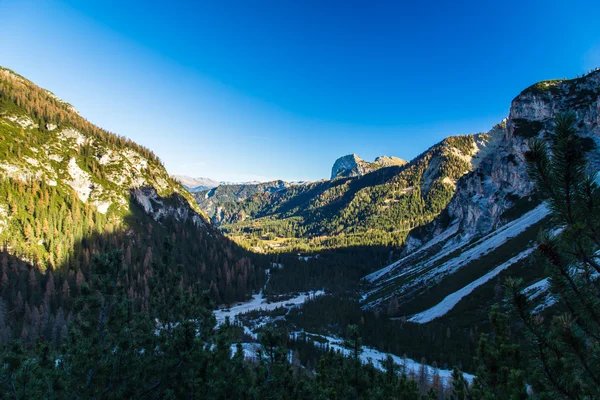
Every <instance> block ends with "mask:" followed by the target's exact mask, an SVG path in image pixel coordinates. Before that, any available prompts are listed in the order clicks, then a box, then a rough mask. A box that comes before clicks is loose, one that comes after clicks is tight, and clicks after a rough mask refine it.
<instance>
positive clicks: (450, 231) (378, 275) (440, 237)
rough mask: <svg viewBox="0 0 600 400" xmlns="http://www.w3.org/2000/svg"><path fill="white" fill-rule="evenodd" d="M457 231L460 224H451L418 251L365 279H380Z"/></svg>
mask: <svg viewBox="0 0 600 400" xmlns="http://www.w3.org/2000/svg"><path fill="white" fill-rule="evenodd" d="M456 232H458V224H454V225H452V226H450V227H449V228H448V229H446V230H445V231H444V232H443V233H442V234H441V235H438V236H436V237H434V238H433V239H431V240H430V241H429V242H427V243H425V244H424V245H423V246H421V247H419V249H418V250H417V251H415V252H414V253H411V254H409V255H407V256H406V257H404V258H401V259H400V260H398V261H396V262H394V263H392V264H390V265H388V266H387V267H384V268H382V269H380V270H377V271H375V272H372V273H370V274H369V275H367V276H365V277H363V279H365V280H367V281H369V282H373V281H376V280H378V279H379V278H381V277H382V276H384V275H386V274H387V273H388V272H390V271H392V270H393V269H394V268H396V267H397V266H398V265H401V264H402V263H403V262H404V261H405V260H406V259H407V258H409V257H414V256H415V255H416V254H419V253H421V252H423V251H424V250H427V249H428V248H430V247H431V246H434V245H436V244H438V243H440V242H443V241H444V240H446V239H448V238H449V237H450V236H452V235H454V234H455V233H456Z"/></svg>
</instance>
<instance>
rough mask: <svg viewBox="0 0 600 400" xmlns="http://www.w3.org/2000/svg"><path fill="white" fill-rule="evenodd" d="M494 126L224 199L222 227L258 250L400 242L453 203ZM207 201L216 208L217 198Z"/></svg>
mask: <svg viewBox="0 0 600 400" xmlns="http://www.w3.org/2000/svg"><path fill="white" fill-rule="evenodd" d="M498 130H500V128H498ZM495 134H496V131H492V132H490V134H486V135H465V136H455V137H449V138H447V139H445V140H444V141H442V142H441V143H439V144H437V145H435V146H433V147H431V148H430V149H428V150H427V151H425V152H424V153H423V154H421V155H420V156H418V157H416V158H415V159H414V160H413V161H411V162H410V163H408V164H406V165H403V166H389V167H381V168H378V169H377V170H375V171H373V172H370V173H367V174H365V175H362V176H358V177H349V178H343V177H342V178H337V179H334V180H324V181H319V182H314V183H305V184H302V185H293V186H290V187H287V188H285V189H282V190H276V191H261V192H260V193H256V194H254V195H251V196H249V197H248V198H245V199H242V201H239V202H237V203H232V202H223V203H221V204H219V205H218V207H220V208H219V212H218V213H217V214H216V215H215V217H214V218H215V220H216V221H217V222H218V223H219V224H220V228H221V230H222V231H223V232H225V233H226V234H228V235H230V236H231V237H233V238H235V239H236V241H238V242H240V243H243V244H245V245H246V246H249V247H252V248H254V249H255V250H256V249H259V250H260V249H267V251H272V250H291V249H295V250H315V249H320V248H337V247H348V246H357V245H385V246H400V245H402V244H403V243H404V240H405V238H406V236H407V235H408V232H409V231H410V230H411V229H413V228H415V227H417V226H421V225H423V224H426V223H428V222H430V221H432V220H433V218H435V217H436V216H437V215H439V214H440V212H441V211H442V210H443V209H444V208H445V207H446V205H447V204H448V202H449V201H450V199H451V198H452V195H453V194H454V190H455V185H456V181H457V180H458V179H459V178H460V177H461V176H463V175H464V174H466V173H468V172H469V171H471V170H472V169H473V167H474V166H476V165H478V159H479V157H480V155H479V153H480V152H481V151H484V150H485V149H486V147H487V146H488V143H489V142H490V141H492V139H493V137H494V135H495ZM215 190H219V188H217V189H215ZM201 196H203V194H202V193H199V194H198V195H197V198H199V197H201ZM207 196H210V192H208V194H207ZM198 201H199V204H200V205H201V206H202V207H206V203H205V201H204V200H202V199H199V200H198ZM205 209H206V210H208V211H209V212H210V213H211V215H213V214H212V212H213V210H214V209H215V206H214V205H213V206H212V208H205Z"/></svg>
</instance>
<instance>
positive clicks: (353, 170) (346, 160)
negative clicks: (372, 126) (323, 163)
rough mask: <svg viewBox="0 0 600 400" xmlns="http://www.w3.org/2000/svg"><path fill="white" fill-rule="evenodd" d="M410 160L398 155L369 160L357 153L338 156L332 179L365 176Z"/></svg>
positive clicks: (332, 170)
mask: <svg viewBox="0 0 600 400" xmlns="http://www.w3.org/2000/svg"><path fill="white" fill-rule="evenodd" d="M407 163H408V162H407V161H405V160H403V159H401V158H398V157H393V156H392V157H388V156H379V157H377V158H376V159H375V161H374V162H368V161H365V160H363V159H362V158H360V157H359V156H357V155H356V154H348V155H346V156H343V157H340V158H338V159H337V160H336V161H335V163H334V164H333V167H332V168H331V179H335V178H349V177H354V176H363V175H365V174H368V173H369V172H372V171H375V170H376V169H378V168H382V167H392V166H402V165H404V164H407Z"/></svg>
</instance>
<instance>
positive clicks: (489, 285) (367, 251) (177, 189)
mask: <svg viewBox="0 0 600 400" xmlns="http://www.w3.org/2000/svg"><path fill="white" fill-rule="evenodd" d="M565 112H572V113H573V115H574V118H575V120H576V121H577V124H576V125H575V127H574V128H573V130H574V132H573V133H574V134H577V135H578V137H580V138H581V144H582V146H583V147H584V148H585V150H586V151H587V153H586V154H587V155H588V156H587V157H588V159H587V161H588V163H587V168H588V170H589V171H590V172H596V171H598V170H599V169H600V150H599V147H598V142H599V141H600V71H598V70H596V71H593V72H591V73H589V74H587V75H585V76H582V77H578V78H576V79H563V80H552V81H542V82H539V83H536V84H534V85H532V86H530V87H528V88H526V89H525V90H523V91H522V92H521V93H520V94H518V95H517V96H516V97H515V98H514V100H513V101H512V103H511V105H510V111H509V114H508V116H507V117H506V119H504V120H502V121H499V122H498V124H496V125H495V126H493V127H491V129H490V130H489V131H488V132H484V133H476V134H469V135H459V136H450V137H447V138H445V139H444V140H442V141H441V142H439V143H436V144H433V145H432V146H431V147H429V148H428V149H425V151H424V152H423V153H422V154H420V155H418V156H417V157H415V158H414V159H412V160H410V161H408V162H407V161H404V160H402V159H400V158H397V157H387V156H381V157H378V158H376V159H375V160H374V161H373V162H367V161H364V160H363V159H361V158H360V157H359V156H357V155H356V154H350V155H346V156H343V157H341V158H339V159H338V160H336V161H335V163H334V165H333V167H332V171H331V176H330V179H324V180H320V181H317V182H284V181H281V180H277V181H272V182H262V183H259V182H249V183H237V184H236V183H223V182H215V181H213V180H210V179H207V178H189V177H185V176H169V174H168V173H167V171H166V169H165V167H164V165H162V163H161V162H160V160H159V159H158V157H156V155H155V154H154V153H152V151H151V150H149V149H147V148H144V147H142V146H140V145H138V144H136V143H134V142H132V141H130V140H128V139H126V138H125V137H122V136H119V135H116V134H114V133H111V132H108V131H106V130H104V129H101V128H99V127H97V126H95V125H93V124H92V123H91V122H89V121H87V120H86V119H85V118H83V117H82V116H81V115H80V114H79V113H78V112H77V111H76V109H75V108H74V107H73V106H72V105H70V104H69V103H67V102H65V101H63V100H61V99H58V98H57V97H56V96H55V95H53V94H52V93H51V92H49V91H47V90H45V89H42V88H40V87H38V86H37V85H35V84H34V83H33V82H31V81H29V80H27V79H26V78H24V77H22V76H20V75H18V74H16V73H15V72H13V71H10V70H8V69H5V68H0V245H1V248H0V296H1V301H0V322H1V323H0V345H3V344H10V343H17V342H18V343H19V344H20V345H21V344H22V345H23V346H24V348H27V349H30V350H31V349H34V348H36V346H37V343H38V342H44V341H46V342H49V343H51V344H52V346H55V347H54V348H55V349H62V347H61V346H63V345H65V344H67V343H71V342H72V340H71V341H69V340H70V339H69V330H70V329H72V328H73V327H76V328H78V329H84V330H85V329H86V325H85V323H82V321H84V322H85V321H86V320H85V316H86V313H89V307H91V306H89V305H88V306H85V307H83V308H82V307H81V304H82V301H84V300H86V299H89V298H90V296H92V294H91V293H92V292H93V291H91V290H90V289H89V288H90V287H95V288H98V286H93V285H95V284H97V282H98V279H99V275H101V272H102V271H98V270H97V265H99V263H98V259H99V258H102V257H103V255H105V254H112V255H113V257H115V259H116V260H118V262H119V265H121V266H122V267H124V268H123V270H122V271H118V274H116V275H115V280H114V285H113V286H110V287H109V288H108V289H107V290H108V293H109V294H110V293H113V294H114V292H111V290H113V289H114V288H119V290H121V289H122V292H120V293H121V295H122V300H123V304H126V306H124V308H123V309H124V310H125V309H126V310H127V313H128V314H126V315H127V316H130V315H134V314H136V313H138V314H137V315H140V314H144V313H148V312H150V311H151V309H152V307H154V306H155V305H156V301H157V299H156V298H155V297H153V296H155V295H158V297H159V298H160V299H163V300H165V301H167V300H166V299H168V298H169V296H168V293H170V292H169V290H170V289H169V288H164V287H163V288H162V289H160V286H158V287H159V289H160V290H158V291H157V281H160V280H161V279H162V280H163V282H162V284H166V283H165V282H167V280H166V279H163V278H164V277H165V276H168V277H169V279H170V280H168V282H170V284H172V286H173V288H171V289H175V288H176V289H177V290H176V292H177V293H179V294H178V295H177V296H175V297H177V299H176V300H178V301H179V300H182V299H184V300H185V301H183V300H182V301H183V302H182V303H178V304H180V305H181V304H183V305H182V307H183V308H186V307H187V305H189V304H191V302H192V299H199V298H202V299H205V300H206V302H207V303H206V304H210V306H207V307H217V309H216V310H213V311H210V310H209V311H207V317H210V318H212V315H214V317H215V319H216V320H217V322H218V323H219V324H221V326H225V327H224V328H223V332H225V333H224V335H229V336H228V337H231V338H235V342H237V343H239V344H240V346H239V348H238V351H237V352H236V356H235V357H234V358H232V360H233V361H232V362H235V363H238V362H240V360H243V358H244V357H245V356H247V357H249V358H252V357H259V358H260V357H262V355H263V354H265V353H264V352H263V350H260V351H258V350H256V349H257V348H261V346H266V347H265V348H268V346H271V347H270V348H271V349H273V348H275V345H272V344H270V343H272V342H274V341H276V339H277V338H278V336H276V334H274V333H273V332H274V331H272V330H271V328H273V327H277V328H279V329H280V331H281V332H286V333H289V336H290V338H289V339H285V340H284V339H281V341H280V342H277V343H278V344H277V346H284V345H283V344H281V343H284V342H285V346H288V347H286V348H285V350H283V351H282V352H281V354H282V356H281V358H280V361H281V362H282V363H283V362H284V361H282V360H288V358H292V359H293V360H294V361H293V362H294V363H295V364H293V365H294V367H293V368H296V369H295V371H296V372H295V374H296V375H292V374H291V373H290V376H297V375H302V374H303V373H306V374H308V375H310V374H312V373H313V372H314V371H315V370H316V369H315V368H318V369H319V371H321V372H319V373H320V374H322V375H319V376H320V377H321V378H322V376H324V375H326V374H324V373H323V371H325V370H323V369H322V368H323V367H322V364H323V363H325V361H323V362H320V361H319V360H324V359H325V358H319V357H317V356H316V355H315V354H319V355H322V354H329V356H328V357H338V356H339V357H341V355H339V354H338V355H337V356H334V355H333V353H327V349H337V350H339V351H340V353H343V354H351V350H350V349H349V348H348V346H349V345H348V343H350V342H351V341H352V340H354V345H355V346H358V343H359V342H360V340H358V339H357V337H356V336H355V333H356V331H359V332H360V335H361V337H362V341H363V343H364V345H365V346H366V347H365V349H366V352H365V353H366V354H367V355H368V357H371V358H373V357H375V358H376V359H378V360H384V359H386V355H387V354H390V357H391V359H392V360H400V359H401V357H402V356H404V361H403V363H404V366H405V367H406V368H412V371H413V372H412V375H413V378H414V375H416V373H417V372H416V371H417V370H419V369H420V370H421V371H425V372H423V374H424V376H425V378H423V382H424V383H423V388H429V387H432V385H433V378H432V379H431V382H430V380H428V378H427V374H428V372H427V371H432V372H431V375H432V376H434V374H438V375H437V376H438V378H439V377H440V374H441V375H444V374H445V375H444V376H446V377H447V378H448V377H450V375H451V372H450V369H451V367H452V366H454V365H461V367H462V369H463V370H467V371H469V372H479V370H477V369H476V367H477V361H474V359H473V356H474V355H475V354H476V353H477V352H478V349H479V348H480V347H479V346H480V343H481V342H480V341H479V337H480V333H481V332H488V331H490V330H491V329H493V327H492V326H491V323H490V320H489V318H488V314H489V312H490V310H491V309H492V307H493V306H497V307H501V308H504V309H506V308H507V305H506V302H504V301H503V295H502V291H503V282H504V281H505V278H507V277H508V276H512V277H516V278H519V279H520V280H521V281H522V283H523V285H524V289H523V291H522V292H521V294H522V295H523V296H525V297H527V298H528V299H529V300H530V301H531V302H532V303H533V305H534V307H533V309H532V313H534V314H536V315H539V316H540V317H541V318H542V319H536V321H543V316H546V315H551V313H552V312H553V306H554V304H556V302H557V301H558V300H557V298H556V297H554V296H553V295H552V294H551V293H550V292H549V290H548V288H549V287H550V283H549V280H548V278H547V276H546V273H545V271H544V269H543V267H541V266H540V264H539V263H536V262H535V257H534V256H533V254H534V252H535V249H536V248H537V240H538V234H539V232H540V230H542V229H550V231H551V235H554V236H556V235H560V234H561V230H562V228H563V227H562V226H556V223H555V222H554V221H553V219H552V217H551V216H552V213H553V210H552V208H551V207H550V206H549V204H548V203H546V202H544V201H542V197H541V194H540V193H538V192H536V190H535V186H534V183H533V182H532V181H531V179H530V175H529V173H528V169H527V160H526V154H527V151H528V150H529V149H530V143H531V142H530V140H531V139H533V138H535V139H537V140H538V141H539V142H541V143H545V142H548V141H549V140H550V139H551V133H552V132H553V130H554V128H555V126H554V122H553V121H554V119H555V117H557V116H558V115H560V114H562V113H565ZM578 143H579V142H578ZM165 271H167V272H165ZM161 274H162V275H161ZM104 289H106V288H104ZM99 290H100V289H98V290H96V291H99ZM159 292H160V293H159ZM105 294H106V293H105ZM92 297H93V296H92ZM110 298H111V296H110V295H108V296H107V297H106V298H103V297H102V296H100V297H99V300H97V301H98V303H90V304H92V306H94V304H96V306H98V304H99V305H100V306H98V307H100V308H101V309H102V310H104V308H102V307H104V305H105V304H108V303H107V301H108V300H107V299H110ZM186 302H188V303H186ZM165 304H167V303H165ZM86 307H87V308H86ZM165 309H166V310H167V313H166V314H167V316H166V317H165V319H168V318H169V317H168V316H169V315H172V314H171V313H177V312H179V311H180V310H170V309H168V307H165ZM186 309H187V308H186ZM211 313H212V314H211ZM98 315H100V317H97V316H94V318H92V320H93V321H96V322H98V321H100V322H102V321H103V319H102V315H103V314H102V313H100V314H98ZM123 315H125V314H123ZM144 315H145V314H144ZM182 315H183V314H182ZM227 318H232V319H233V320H234V321H233V322H234V324H228V323H227V322H226V321H227ZM126 319H127V318H124V320H126ZM194 321H195V317H192V318H190V317H188V316H186V318H185V319H183V320H181V327H184V325H185V326H187V327H189V326H190V325H189V324H190V323H194ZM88 322H89V321H88ZM168 322H169V321H167V323H166V324H163V321H162V320H158V319H157V320H154V322H153V323H150V324H149V325H148V326H147V328H148V327H149V330H148V331H149V332H154V333H151V335H150V337H151V338H152V337H153V336H156V337H158V336H160V335H162V333H161V332H162V331H164V330H171V329H174V330H176V329H177V328H178V324H175V326H170V324H169V323H168ZM78 324H80V325H78ZM154 324H156V325H154ZM186 324H188V325H186ZM207 326H208V325H207ZM348 326H351V327H352V329H348V330H347V329H346V328H347V327H348ZM510 326H511V329H513V328H514V329H518V324H517V323H511V325H510ZM82 327H83V328H82ZM186 329H187V328H186ZM202 329H204V328H202ZM208 330H209V331H210V332H213V328H212V326H211V327H210V328H208ZM90 332H91V331H90ZM130 332H131V327H130V326H129V325H128V326H127V329H124V330H123V337H124V338H125V339H127V338H128V337H129V336H127V335H128V334H129V333H130ZM185 332H186V334H185V335H182V337H184V340H182V342H177V343H186V345H187V344H190V343H196V342H197V341H198V340H201V336H202V335H205V334H206V335H209V334H208V333H206V332H204V331H202V332H201V331H200V330H198V329H196V328H194V329H191V328H190V329H189V330H187V331H185ZM88 333H89V332H88ZM92 333H93V332H92ZM263 334H264V335H265V336H263ZM269 335H270V336H269ZM353 335H354V336H353ZM114 337H120V334H119V335H114ZM114 337H113V338H114ZM223 337H225V336H223ZM265 337H266V339H265ZM259 338H261V339H259ZM353 338H354V339H353ZM188 339H189V340H188ZM127 340H128V339H127ZM148 340H149V341H150V342H152V340H150V339H148ZM219 340H221V339H219ZM227 340H229V339H227ZM231 340H234V339H231ZM277 340H279V339H277ZM349 340H350V342H349ZM231 344H232V343H230V342H226V340H225V339H222V341H217V342H216V343H211V344H210V345H208V344H207V345H206V346H205V347H202V351H203V352H204V351H205V352H207V354H209V353H210V354H211V357H212V354H213V353H211V352H212V351H213V349H218V350H217V351H219V352H220V353H219V354H220V355H219V356H216V357H215V359H216V358H219V357H221V358H223V357H224V358H225V359H226V360H228V358H227V357H230V356H231V349H232V347H231ZM142 345H145V344H140V343H137V344H136V346H142ZM123 346H124V347H127V345H126V344H125V345H123ZM149 348H153V349H157V348H159V347H157V346H151V347H149ZM182 348H185V349H187V347H185V346H183V347H182ZM110 349H111V351H109V352H108V353H111V354H112V353H114V352H117V351H118V348H117V347H110ZM137 349H138V347H134V351H133V353H135V357H141V358H143V357H144V354H143V352H141V351H138V350H137ZM160 349H161V351H162V348H160ZM292 350H293V351H292ZM161 351H158V352H157V353H160V352H161ZM177 351H179V348H177ZM278 351H279V350H278ZM527 351H530V349H525V348H524V349H523V352H527ZM296 353H297V354H296ZM178 354H179V355H181V354H182V353H178ZM203 354H204V353H203ZM215 354H216V353H215ZM287 354H292V355H291V356H289V357H288V356H286V355H287ZM529 354H530V353H529ZM135 357H134V358H135ZM274 357H275V356H274ZM358 357H359V356H358V355H356V354H355V358H357V359H358ZM361 357H363V356H361ZM425 358H426V359H427V360H429V362H430V363H432V364H433V362H436V363H437V365H438V367H431V368H430V367H427V366H426V365H425V364H426V361H425V360H424V359H425ZM35 359H39V357H38V358H35ZM175 359H177V357H175ZM343 359H344V358H343V357H342V358H341V359H340V360H343ZM389 359H390V358H388V360H389ZM65 360H66V361H69V360H68V359H67V358H65ZM136 360H137V361H136V362H138V361H139V360H138V359H137V358H136ZM361 360H364V361H367V356H366V355H365V356H364V357H363V358H361ZM413 360H423V361H421V363H419V362H415V361H413ZM59 361H60V362H62V356H60V357H59V358H57V359H56V361H54V360H53V361H52V362H51V363H50V364H52V365H53V366H54V365H59V364H60V362H59ZM213 361H214V360H213ZM340 362H342V363H343V361H340ZM358 364H360V363H358ZM3 365H4V364H3ZM7 365H8V364H7ZM235 365H236V366H239V365H241V364H235ZM261 365H262V364H261ZM282 365H283V364H282ZM285 365H286V366H285V368H283V369H285V370H286V371H287V370H289V371H291V370H292V366H291V365H290V366H288V365H287V364H285ZM315 365H319V366H318V367H315ZM354 365H355V366H356V365H357V364H354ZM382 365H383V364H382ZM439 367H442V369H441V370H440V368H439ZM53 368H55V367H53ZM56 368H58V367H56ZM236 368H237V367H236ZM365 368H366V369H367V370H369V368H371V369H370V370H369V371H370V372H369V373H370V374H371V375H372V376H374V375H375V374H376V373H375V372H374V371H375V369H376V368H380V366H379V364H378V366H376V367H373V366H369V364H368V363H367V366H366V367H365ZM382 368H384V367H382ZM392 368H393V365H392ZM298 371H304V372H298ZM355 371H357V369H356V370H355ZM435 371H437V372H435ZM440 371H441V372H440ZM356 373H357V374H358V372H356ZM302 376H304V375H302ZM365 376H366V375H365ZM378 376H379V375H378ZM465 376H466V377H467V378H468V379H471V380H472V379H474V378H473V376H472V375H465ZM321 378H319V379H321ZM455 378H456V376H455ZM194 379H195V378H194ZM290 379H291V378H290ZM378 379H379V378H378ZM382 379H383V378H382ZM2 382H4V381H1V382H0V383H2ZM446 383H448V382H446ZM423 388H421V389H423ZM415 390H416V389H415Z"/></svg>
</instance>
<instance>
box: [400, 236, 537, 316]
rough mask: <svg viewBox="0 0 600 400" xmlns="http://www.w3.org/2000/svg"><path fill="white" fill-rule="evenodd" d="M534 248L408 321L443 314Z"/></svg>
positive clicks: (527, 254)
mask: <svg viewBox="0 0 600 400" xmlns="http://www.w3.org/2000/svg"><path fill="white" fill-rule="evenodd" d="M534 250H535V248H534V247H531V248H529V249H527V250H524V251H522V252H521V253H519V254H517V255H516V256H514V257H512V258H511V259H509V260H508V261H506V262H504V263H502V264H500V265H499V266H497V267H496V268H494V269H493V270H491V271H490V272H488V273H487V274H485V275H483V276H482V277H480V278H478V279H476V280H474V281H473V282H471V283H469V284H468V285H467V286H465V287H463V288H462V289H459V290H457V291H456V292H454V293H451V294H449V295H448V296H446V297H445V298H444V300H442V301H441V302H439V303H438V304H436V305H435V306H433V307H431V308H430V309H428V310H425V311H423V312H420V313H418V314H415V315H413V316H412V318H410V319H409V321H410V322H416V323H419V324H424V323H427V322H430V321H433V320H434V319H436V318H438V317H441V316H442V315H445V314H446V313H447V312H448V311H450V310H452V308H454V306H456V305H457V304H458V302H459V301H461V300H462V299H463V298H464V297H465V296H467V295H469V294H471V293H472V292H473V290H475V289H476V288H477V287H479V286H481V285H483V284H484V283H486V282H488V281H489V280H490V279H492V278H494V277H495V276H496V275H498V274H499V273H500V272H502V271H504V270H505V269H507V268H508V267H510V266H511V265H512V264H514V263H516V262H517V261H520V260H522V259H523V258H525V257H527V256H529V255H530V254H531V253H532V252H533V251H534Z"/></svg>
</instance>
